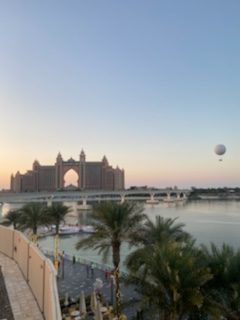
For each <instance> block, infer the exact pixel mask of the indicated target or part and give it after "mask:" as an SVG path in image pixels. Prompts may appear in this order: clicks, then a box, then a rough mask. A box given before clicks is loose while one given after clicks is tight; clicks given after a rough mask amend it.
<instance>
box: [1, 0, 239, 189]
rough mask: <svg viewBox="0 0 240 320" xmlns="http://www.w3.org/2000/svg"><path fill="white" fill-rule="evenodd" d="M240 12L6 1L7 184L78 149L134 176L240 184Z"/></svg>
mask: <svg viewBox="0 0 240 320" xmlns="http://www.w3.org/2000/svg"><path fill="white" fill-rule="evenodd" d="M239 15H240V1H239V0H230V1H226V0H224V1H223V0H196V1H193V0H181V1H178V0H174V1H171V0H167V1H161V0H121V1H117V0H108V1H107V0H85V1H83V0H71V1H69V0H65V1H63V0H56V1H49V0H41V1H33V0H21V1H19V0H15V1H12V0H5V1H4V0H2V1H0V111H1V112H0V117H1V122H0V123H1V134H0V188H8V187H9V177H10V174H11V173H12V172H13V173H16V171H17V170H20V171H21V172H22V173H24V172H25V171H26V170H27V169H31V167H32V163H33V161H34V159H38V160H39V162H40V163H41V164H54V163H55V159H56V156H57V153H58V152H59V151H60V152H61V153H62V156H63V158H64V159H66V160H67V159H68V158H70V157H71V156H72V157H73V158H74V159H76V160H77V159H78V157H79V153H80V151H81V149H82V148H83V149H84V151H85V153H86V156H87V160H89V161H91V160H92V161H100V160H101V159H102V157H103V155H104V154H105V155H106V156H107V158H108V160H109V162H110V164H112V165H113V166H114V167H115V166H117V165H118V166H119V167H120V168H124V169H125V177H126V186H130V185H149V186H158V187H165V186H174V185H177V186H179V187H190V186H239V185H240V183H239V182H240V170H239V167H240V76H239V75H240V41H239V34H240V19H239ZM218 143H223V144H225V145H226V147H227V153H226V155H225V156H224V161H223V162H219V161H218V159H217V156H216V155H214V152H213V149H214V146H215V145H216V144H218Z"/></svg>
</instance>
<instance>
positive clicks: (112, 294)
mask: <svg viewBox="0 0 240 320" xmlns="http://www.w3.org/2000/svg"><path fill="white" fill-rule="evenodd" d="M114 283H115V278H114V275H113V274H111V275H110V296H111V305H112V306H114V288H113V287H114Z"/></svg>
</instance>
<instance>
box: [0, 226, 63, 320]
mask: <svg viewBox="0 0 240 320" xmlns="http://www.w3.org/2000/svg"><path fill="white" fill-rule="evenodd" d="M0 252H2V253H4V254H5V255H6V256H8V257H9V258H12V259H14V260H15V261H16V263H17V264H18V267H19V269H20V270H21V271H22V274H23V277H24V278H25V280H26V282H27V283H28V285H29V286H30V288H31V290H32V292H33V295H34V297H35V299H36V301H37V303H38V306H39V308H40V310H41V312H42V314H43V317H44V319H46V320H61V319H62V317H61V310H60V304H59V297H58V291H57V284H56V272H55V269H54V267H53V265H52V262H51V261H50V260H49V259H47V258H46V257H45V256H44V255H43V254H42V253H41V252H40V250H38V248H37V247H36V246H35V245H33V244H32V243H30V241H29V240H28V239H27V238H26V237H25V236H24V235H23V234H22V233H21V232H19V231H16V230H13V229H10V228H7V227H4V226H0Z"/></svg>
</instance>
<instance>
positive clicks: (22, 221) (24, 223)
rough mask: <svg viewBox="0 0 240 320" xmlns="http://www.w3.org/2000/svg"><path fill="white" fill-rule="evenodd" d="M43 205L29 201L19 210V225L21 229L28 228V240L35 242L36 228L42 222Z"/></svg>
mask: <svg viewBox="0 0 240 320" xmlns="http://www.w3.org/2000/svg"><path fill="white" fill-rule="evenodd" d="M44 211H45V206H44V205H43V204H39V203H29V204H26V205H25V206H23V207H22V208H21V209H20V210H19V213H20V216H19V227H20V229H21V230H27V229H29V230H30V232H31V233H30V236H29V238H30V240H31V241H33V242H34V243H36V242H37V229H38V227H39V226H41V225H43V224H44Z"/></svg>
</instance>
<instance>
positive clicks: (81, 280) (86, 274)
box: [57, 259, 137, 319]
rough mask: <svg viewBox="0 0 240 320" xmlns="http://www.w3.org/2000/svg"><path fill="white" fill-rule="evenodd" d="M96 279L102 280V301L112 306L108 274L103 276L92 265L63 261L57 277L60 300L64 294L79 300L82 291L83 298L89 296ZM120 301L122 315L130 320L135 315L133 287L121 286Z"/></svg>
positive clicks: (111, 288) (135, 295)
mask: <svg viewBox="0 0 240 320" xmlns="http://www.w3.org/2000/svg"><path fill="white" fill-rule="evenodd" d="M96 279H101V280H102V284H103V286H102V288H101V289H100V292H101V293H102V295H103V297H104V300H105V301H106V302H108V303H109V304H111V305H112V304H113V297H114V294H113V289H114V287H112V282H111V277H110V275H109V274H105V272H104V271H103V270H100V269H98V268H96V266H95V265H94V264H93V265H92V268H91V266H90V265H86V264H83V263H80V262H78V261H76V262H75V263H73V262H72V261H70V260H68V259H64V263H63V265H62V264H61V268H60V270H59V276H58V280H57V282H58V291H59V296H60V298H64V296H65V295H66V293H67V294H68V295H69V297H71V298H73V299H74V300H77V301H78V300H79V297H80V292H81V291H82V290H83V291H84V293H85V296H87V295H90V294H91V292H92V291H93V289H94V285H95V283H96ZM121 292H122V301H123V303H124V304H125V307H124V313H125V314H126V315H127V317H128V319H131V318H132V317H133V316H135V315H136V308H135V307H134V306H133V305H132V304H131V302H132V301H134V300H135V299H136V298H137V294H136V292H135V290H134V287H133V286H128V287H126V286H124V285H123V284H122V285H121Z"/></svg>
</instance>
